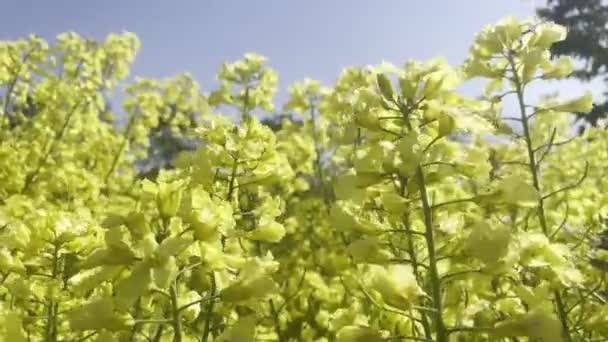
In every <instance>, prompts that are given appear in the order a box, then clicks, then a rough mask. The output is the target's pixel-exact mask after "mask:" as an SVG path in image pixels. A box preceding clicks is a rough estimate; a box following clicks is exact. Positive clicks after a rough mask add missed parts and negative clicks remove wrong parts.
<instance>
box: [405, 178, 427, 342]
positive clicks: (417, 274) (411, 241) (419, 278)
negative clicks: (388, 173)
mask: <svg viewBox="0 0 608 342" xmlns="http://www.w3.org/2000/svg"><path fill="white" fill-rule="evenodd" d="M399 190H400V193H401V196H404V195H405V179H403V178H402V179H401V186H400V189H399ZM403 225H404V226H405V228H406V231H410V215H409V212H406V213H405V214H404V215H403ZM407 244H408V254H409V255H410V261H411V264H412V269H413V271H414V276H415V277H416V281H417V282H418V283H419V284H420V283H422V276H421V274H420V270H419V265H418V255H417V253H416V249H415V245H414V236H413V234H409V233H408V237H407ZM422 328H423V329H424V335H425V336H426V338H427V339H432V337H433V336H432V332H431V325H430V324H429V320H428V317H427V315H425V314H423V315H422Z"/></svg>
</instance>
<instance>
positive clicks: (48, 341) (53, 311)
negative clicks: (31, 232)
mask: <svg viewBox="0 0 608 342" xmlns="http://www.w3.org/2000/svg"><path fill="white" fill-rule="evenodd" d="M58 275H59V245H57V244H56V243H55V244H54V249H53V270H52V274H51V277H52V278H53V279H56V278H57V276H58ZM58 309H59V304H58V303H56V302H55V301H54V300H52V299H49V301H48V303H47V309H46V328H45V339H44V340H45V342H55V341H57V321H56V318H57V311H58Z"/></svg>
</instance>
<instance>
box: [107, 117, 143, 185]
mask: <svg viewBox="0 0 608 342" xmlns="http://www.w3.org/2000/svg"><path fill="white" fill-rule="evenodd" d="M136 116H137V114H133V115H131V117H130V118H129V123H128V124H127V128H126V129H125V136H124V138H123V141H122V144H121V145H120V148H119V149H118V152H117V153H116V155H114V159H113V160H112V165H110V169H109V170H108V172H107V173H106V176H105V177H104V184H105V185H106V186H107V185H108V181H109V180H110V177H111V176H112V174H113V173H114V170H116V167H117V166H118V162H119V161H120V158H121V157H122V154H123V153H124V150H125V148H126V147H127V143H128V142H129V135H130V134H131V129H132V128H133V126H134V125H135V117H136Z"/></svg>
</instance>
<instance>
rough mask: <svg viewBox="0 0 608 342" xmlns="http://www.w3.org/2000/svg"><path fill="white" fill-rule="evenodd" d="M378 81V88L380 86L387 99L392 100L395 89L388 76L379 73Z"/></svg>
mask: <svg viewBox="0 0 608 342" xmlns="http://www.w3.org/2000/svg"><path fill="white" fill-rule="evenodd" d="M376 81H377V82H378V88H380V92H381V93H382V96H384V98H385V99H386V100H387V101H392V100H393V96H394V93H395V92H394V91H393V85H392V83H391V80H390V79H389V78H388V76H386V75H385V74H383V73H378V74H377V75H376Z"/></svg>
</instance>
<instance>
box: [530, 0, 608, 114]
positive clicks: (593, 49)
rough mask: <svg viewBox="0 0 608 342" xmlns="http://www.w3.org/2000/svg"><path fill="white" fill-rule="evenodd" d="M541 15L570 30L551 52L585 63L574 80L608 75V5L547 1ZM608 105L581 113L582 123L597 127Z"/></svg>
mask: <svg viewBox="0 0 608 342" xmlns="http://www.w3.org/2000/svg"><path fill="white" fill-rule="evenodd" d="M537 12H538V15H539V16H540V17H541V18H543V19H546V20H549V21H553V22H555V23H558V24H560V25H563V26H565V27H567V28H568V36H567V37H566V39H564V40H563V41H560V42H557V43H555V44H554V45H553V46H552V48H551V52H552V53H553V54H555V55H556V56H573V57H575V58H577V59H579V60H580V61H582V62H583V65H582V67H581V68H579V69H578V70H576V71H575V72H574V73H573V74H572V76H573V77H576V78H578V79H582V80H589V79H592V78H595V77H603V78H604V81H606V80H608V79H607V78H606V76H607V74H606V73H607V72H608V26H607V24H608V3H606V1H604V0H585V1H580V0H548V1H547V6H546V7H544V8H540V9H538V11H537ZM606 113H608V102H602V103H598V104H596V105H595V106H594V107H593V109H592V110H591V111H590V112H589V113H579V114H578V116H579V118H580V119H584V120H585V121H586V122H588V123H589V124H591V125H593V126H595V125H597V124H598V120H600V119H603V118H605V117H606V115H607V114H606Z"/></svg>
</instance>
